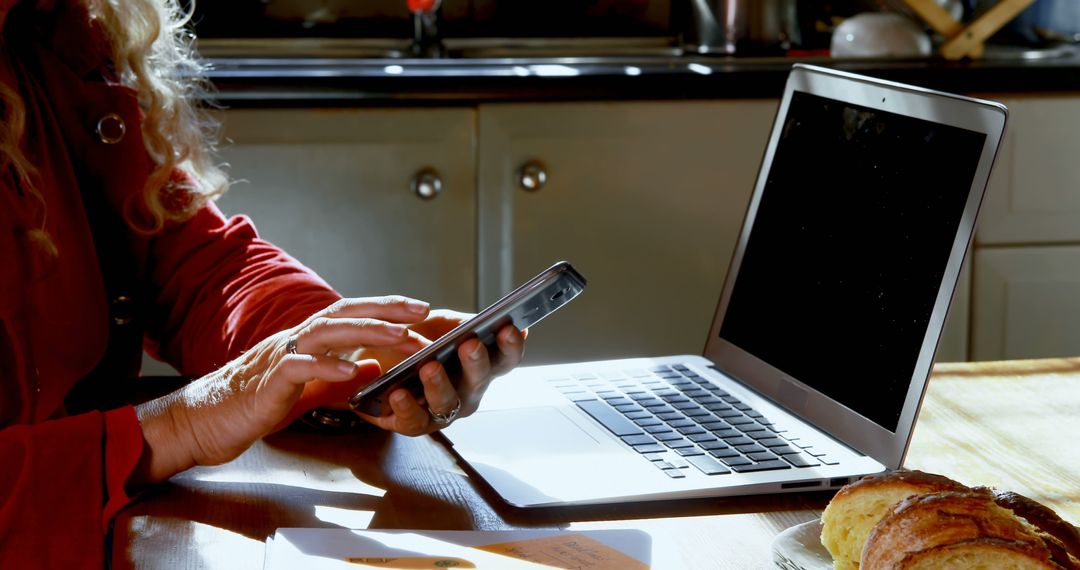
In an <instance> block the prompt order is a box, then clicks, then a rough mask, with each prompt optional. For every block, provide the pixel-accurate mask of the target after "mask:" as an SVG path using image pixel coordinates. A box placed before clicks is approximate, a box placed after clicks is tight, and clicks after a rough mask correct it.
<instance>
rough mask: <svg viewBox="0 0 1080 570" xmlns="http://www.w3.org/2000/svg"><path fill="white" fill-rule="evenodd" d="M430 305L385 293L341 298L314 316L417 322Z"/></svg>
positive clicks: (421, 318)
mask: <svg viewBox="0 0 1080 570" xmlns="http://www.w3.org/2000/svg"><path fill="white" fill-rule="evenodd" d="M430 310H431V305H429V304H428V303H426V302H424V301H418V300H416V299H410V298H408V297H402V296H400V295H387V296H385V297H358V298H352V299H341V300H339V301H337V302H336V303H334V304H333V305H330V306H329V307H327V308H326V309H324V310H323V311H321V312H320V313H319V314H317V315H316V316H319V317H336V318H374V319H380V320H383V321H389V322H393V323H418V322H420V321H423V320H424V319H426V318H427V316H428V312H429V311H430Z"/></svg>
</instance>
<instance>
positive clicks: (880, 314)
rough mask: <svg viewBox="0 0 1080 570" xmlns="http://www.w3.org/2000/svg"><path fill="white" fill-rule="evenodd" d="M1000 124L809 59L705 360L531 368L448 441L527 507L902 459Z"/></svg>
mask: <svg viewBox="0 0 1080 570" xmlns="http://www.w3.org/2000/svg"><path fill="white" fill-rule="evenodd" d="M1006 116H1007V111H1006V109H1005V107H1004V106H1002V105H1000V104H997V103H992V102H987V101H979V100H974V99H970V98H965V97H959V96H956V95H950V94H946V93H939V92H934V91H929V90H926V89H921V88H917V87H911V86H907V85H901V84H898V83H892V82H888V81H881V80H877V79H872V78H869V77H862V76H858V75H854V74H850V73H844V72H840V71H834V70H830V69H824V68H819V67H813V66H807V65H795V66H794V68H793V69H792V71H791V73H790V76H789V78H788V81H787V84H786V87H785V90H784V95H783V98H782V100H781V102H780V106H779V110H778V112H777V116H776V119H775V121H774V124H773V129H772V134H771V136H770V138H769V142H768V146H767V148H766V150H765V156H764V159H763V161H762V165H761V170H760V172H759V175H758V179H757V182H756V185H755V189H754V193H753V195H752V197H751V199H750V203H749V207H748V209H747V212H746V216H745V221H744V222H743V228H742V232H741V234H740V237H739V240H738V242H737V244H736V248H735V252H734V255H733V257H732V260H731V264H730V269H729V272H728V277H727V280H726V282H725V284H724V287H723V290H722V291H718V297H719V303H718V306H717V307H702V308H701V309H702V311H713V310H715V316H714V319H713V324H712V327H711V330H710V331H709V334H708V338H706V339H705V350H704V354H703V355H674V356H663V357H649V358H627V359H619V360H608V361H596V362H579V363H573V364H558V365H549V366H535V367H522V368H519V369H517V370H515V371H513V372H511V373H510V374H508V375H507V376H506V377H504V378H501V379H499V380H498V381H496V382H494V383H493V384H492V385H491V387H490V389H489V390H488V392H487V394H486V395H485V397H484V400H483V402H482V403H481V406H480V408H479V410H478V411H477V412H476V413H475V414H474V415H473V416H471V417H469V418H468V419H467V420H465V421H460V422H456V423H454V424H453V425H452V426H450V427H449V428H447V429H446V430H444V432H443V433H444V435H445V436H446V438H447V440H448V445H450V446H451V449H452V451H453V452H454V453H455V454H456V455H457V456H458V458H459V460H460V462H462V463H463V464H464V465H465V466H466V467H467V468H468V469H469V470H470V471H471V472H472V474H473V475H474V476H479V477H480V478H482V479H483V481H485V482H486V483H487V484H488V485H490V486H491V487H492V488H493V489H494V490H495V491H496V492H497V493H498V494H499V495H500V496H501V497H502V498H503V499H504V500H506V501H507V502H508V503H510V504H512V505H516V506H519V507H550V506H561V505H580V504H602V503H624V502H631V501H654V500H668V499H678V498H693V497H712V496H732V495H745V494H760V493H780V492H793V491H804V490H822V489H831V488H836V487H840V486H842V485H844V484H846V483H848V482H849V481H851V480H853V478H857V477H859V476H863V475H867V474H872V473H878V472H883V471H887V470H894V469H897V468H899V467H900V466H901V465H902V463H903V460H904V455H905V453H906V451H907V447H908V444H909V441H910V438H911V434H912V431H913V428H914V426H915V420H916V417H917V416H918V413H919V407H920V404H921V402H922V398H923V394H924V391H925V389H926V385H927V381H928V378H929V374H930V371H931V366H932V365H933V362H934V353H935V350H936V349H937V345H938V340H939V338H940V337H941V331H942V328H943V325H944V322H945V317H946V313H947V310H948V307H949V303H950V300H951V298H952V295H953V291H954V289H955V287H956V284H957V279H958V275H959V273H960V268H961V264H962V263H963V260H964V255H965V254H966V252H967V249H968V247H969V245H970V243H971V239H972V235H973V230H974V226H975V218H976V214H977V212H978V209H979V205H980V202H981V201H982V198H983V193H984V191H985V189H986V185H987V180H988V178H989V176H990V170H991V166H992V164H993V162H994V158H995V155H996V153H997V149H998V146H999V143H1000V142H1001V138H1002V132H1003V129H1004V127H1005V121H1006ZM587 269H588V268H583V270H584V271H585V273H586V274H587ZM672 293H673V294H677V293H678V292H677V291H673V292H672ZM570 310H571V311H572V310H573V308H572V307H571V308H570ZM649 326H658V325H655V324H654V325H649ZM537 332H539V333H540V334H542V331H537Z"/></svg>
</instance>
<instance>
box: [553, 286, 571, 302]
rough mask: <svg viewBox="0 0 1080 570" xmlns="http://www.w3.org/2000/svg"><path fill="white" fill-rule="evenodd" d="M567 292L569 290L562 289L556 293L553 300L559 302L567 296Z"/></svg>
mask: <svg viewBox="0 0 1080 570" xmlns="http://www.w3.org/2000/svg"><path fill="white" fill-rule="evenodd" d="M567 291H569V289H561V290H559V291H556V292H555V294H554V295H552V296H551V300H552V301H558V300H559V299H560V298H561V297H562V296H563V295H565V294H566V292H567Z"/></svg>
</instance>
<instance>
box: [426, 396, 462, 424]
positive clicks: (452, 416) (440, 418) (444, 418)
mask: <svg viewBox="0 0 1080 570" xmlns="http://www.w3.org/2000/svg"><path fill="white" fill-rule="evenodd" d="M427 411H428V413H429V414H431V421H433V422H435V425H437V426H439V427H441V428H444V427H446V426H448V425H450V422H453V421H454V420H456V419H457V416H458V412H460V411H461V398H458V401H457V403H456V404H454V409H452V410H450V411H449V412H446V413H445V414H440V413H439V412H436V411H435V410H433V409H431V408H430V407H429V408H428V409H427Z"/></svg>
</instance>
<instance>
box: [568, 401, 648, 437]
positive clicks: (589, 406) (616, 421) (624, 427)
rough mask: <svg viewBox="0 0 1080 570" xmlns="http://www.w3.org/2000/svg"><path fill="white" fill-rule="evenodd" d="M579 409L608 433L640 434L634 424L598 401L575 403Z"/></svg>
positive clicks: (638, 428) (619, 434) (622, 434)
mask: <svg viewBox="0 0 1080 570" xmlns="http://www.w3.org/2000/svg"><path fill="white" fill-rule="evenodd" d="M575 404H577V406H578V407H579V408H581V410H582V411H583V412H585V413H586V414H589V415H590V416H592V418H593V419H594V420H596V421H598V422H600V424H601V425H603V426H604V427H606V428H607V429H608V431H610V432H611V433H613V434H615V435H617V436H620V437H622V436H624V435H638V434H640V433H641V428H640V427H638V426H636V425H634V422H632V421H630V420H628V419H626V418H624V417H623V416H622V414H620V413H619V412H616V411H615V410H614V409H613V408H612V407H611V406H609V405H607V404H605V403H604V402H601V401H600V400H583V401H581V402H575Z"/></svg>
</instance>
